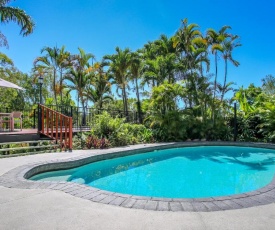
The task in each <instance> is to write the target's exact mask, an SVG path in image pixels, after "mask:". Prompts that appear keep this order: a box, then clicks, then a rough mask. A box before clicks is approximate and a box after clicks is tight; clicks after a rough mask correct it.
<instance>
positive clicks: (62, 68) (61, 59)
mask: <svg viewBox="0 0 275 230" xmlns="http://www.w3.org/2000/svg"><path fill="white" fill-rule="evenodd" d="M56 61H57V66H58V72H59V75H60V76H59V87H58V88H59V89H58V93H60V103H61V105H62V104H63V89H64V88H65V86H64V85H63V81H64V77H63V75H64V74H65V73H66V71H68V70H69V68H70V67H71V65H72V61H73V60H72V55H71V54H70V52H68V51H66V50H65V46H62V47H61V48H60V49H59V52H58V57H57V60H56Z"/></svg>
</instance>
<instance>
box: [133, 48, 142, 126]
mask: <svg viewBox="0 0 275 230" xmlns="http://www.w3.org/2000/svg"><path fill="white" fill-rule="evenodd" d="M141 70H142V59H141V55H140V54H139V53H137V52H135V53H133V55H132V60H131V67H130V72H131V79H132V80H133V81H134V83H135V90H136V96H137V110H138V114H139V123H142V115H141V104H140V94H139V84H138V80H139V79H140V78H141Z"/></svg>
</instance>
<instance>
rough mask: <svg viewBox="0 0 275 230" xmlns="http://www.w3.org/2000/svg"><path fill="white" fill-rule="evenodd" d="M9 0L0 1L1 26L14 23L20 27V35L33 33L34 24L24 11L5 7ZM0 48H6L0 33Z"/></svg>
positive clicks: (4, 38)
mask: <svg viewBox="0 0 275 230" xmlns="http://www.w3.org/2000/svg"><path fill="white" fill-rule="evenodd" d="M10 2H11V0H0V22H1V23H3V24H6V23H9V22H11V21H12V22H16V23H17V24H18V25H19V26H20V27H21V31H20V34H22V35H23V36H27V35H29V34H31V33H32V32H33V29H34V22H33V20H32V19H31V17H30V16H29V15H27V14H26V12H25V11H24V10H21V9H19V8H17V7H11V6H7V4H9V3H10ZM0 46H8V42H7V39H6V37H5V36H4V35H3V34H2V33H1V32H0Z"/></svg>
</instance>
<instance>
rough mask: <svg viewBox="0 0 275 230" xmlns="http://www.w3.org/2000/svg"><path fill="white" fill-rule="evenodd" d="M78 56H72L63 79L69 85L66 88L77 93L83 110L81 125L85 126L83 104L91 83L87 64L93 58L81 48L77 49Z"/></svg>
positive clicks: (90, 70) (90, 69)
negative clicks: (69, 66)
mask: <svg viewBox="0 0 275 230" xmlns="http://www.w3.org/2000/svg"><path fill="white" fill-rule="evenodd" d="M78 50H79V54H78V55H73V57H72V58H73V61H72V66H71V68H70V70H69V72H68V73H66V75H65V77H64V79H65V80H68V81H69V82H70V83H71V84H69V85H68V86H67V87H68V88H69V89H70V91H72V90H76V91H77V93H78V102H79V100H80V102H81V105H82V108H83V117H82V125H85V124H86V109H85V102H86V101H87V98H86V96H87V94H86V93H85V91H86V89H87V88H88V87H89V85H90V84H91V82H92V79H91V77H92V75H91V73H92V67H91V65H90V63H89V61H90V59H93V58H94V55H93V54H91V53H85V51H84V50H83V49H81V48H78Z"/></svg>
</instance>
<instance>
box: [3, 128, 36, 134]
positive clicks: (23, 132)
mask: <svg viewBox="0 0 275 230" xmlns="http://www.w3.org/2000/svg"><path fill="white" fill-rule="evenodd" d="M24 134H37V129H22V131H21V130H20V129H15V130H14V131H9V130H0V135H24Z"/></svg>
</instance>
